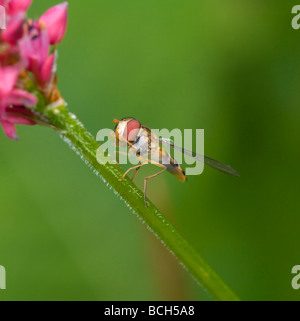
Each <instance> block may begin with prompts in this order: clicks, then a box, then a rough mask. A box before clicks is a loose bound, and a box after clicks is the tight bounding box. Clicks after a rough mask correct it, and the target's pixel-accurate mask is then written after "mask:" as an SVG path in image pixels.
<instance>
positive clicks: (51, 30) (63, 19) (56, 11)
mask: <svg viewBox="0 0 300 321" xmlns="http://www.w3.org/2000/svg"><path fill="white" fill-rule="evenodd" d="M67 7H68V2H63V3H61V4H59V5H57V6H54V7H52V8H50V9H49V10H47V11H46V12H45V13H44V14H43V15H42V16H41V17H40V19H39V21H38V22H43V23H44V24H45V25H46V28H47V30H48V34H49V41H50V44H51V45H57V44H58V43H60V42H61V41H62V39H63V37H64V35H65V33H66V29H67V21H68V10H67Z"/></svg>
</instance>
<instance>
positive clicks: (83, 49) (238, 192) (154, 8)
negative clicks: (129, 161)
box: [0, 0, 300, 300]
mask: <svg viewBox="0 0 300 321" xmlns="http://www.w3.org/2000/svg"><path fill="white" fill-rule="evenodd" d="M54 4H57V1H48V0H47V1H34V3H33V5H32V8H31V9H30V16H31V17H32V18H37V17H38V16H39V15H41V14H42V13H43V12H44V11H45V10H46V9H47V8H49V6H51V5H54ZM296 4H300V1H299V2H298V3H297V1H273V0H264V1H261V0H251V1H238V0H227V1H221V0H219V1H216V0H215V1H211V0H201V1H199V0H185V1H182V0H151V1H150V0H144V1H140V0H126V1H124V0H111V1H104V0H100V1H99V0H98V1H95V0H93V1H92V0H86V1H84V2H82V1H79V0H73V1H71V3H70V6H69V26H68V31H67V35H66V38H65V40H64V41H63V43H62V44H61V45H60V46H59V62H58V70H59V72H58V77H59V88H60V90H61V92H62V95H63V96H64V98H65V99H66V100H67V101H68V103H69V108H70V110H71V111H72V112H74V113H75V114H77V115H78V117H79V118H80V119H81V121H82V122H83V123H84V124H85V125H86V127H87V128H88V129H89V131H90V132H91V133H92V134H93V135H96V133H97V131H98V130H99V129H101V128H113V127H114V124H113V123H112V119H113V118H123V117H126V116H132V117H135V118H137V119H139V120H140V121H141V122H142V123H144V124H145V125H148V126H149V127H152V128H168V129H173V128H181V129H184V128H193V129H196V128H204V129H205V150H206V154H207V155H209V156H211V157H214V158H216V159H219V160H221V161H224V162H226V163H228V164H230V165H232V166H233V167H234V168H236V169H237V170H238V171H239V172H240V174H241V178H240V179H236V178H234V177H230V176H227V175H223V174H221V173H219V172H217V171H214V170H211V169H209V168H207V169H206V170H205V172H204V174H203V175H201V176H197V177H195V176H193V177H190V179H189V181H188V182H187V183H186V184H182V183H180V182H179V181H177V180H176V179H175V178H174V177H173V176H171V175H163V176H161V177H159V178H157V179H156V181H154V180H153V181H152V182H151V183H150V184H149V193H148V195H149V197H150V198H151V199H152V200H153V201H154V203H155V204H156V205H157V206H158V207H159V208H160V209H161V210H162V211H163V213H166V215H167V217H168V218H169V219H170V220H171V221H172V223H173V224H174V225H175V226H176V227H177V228H178V230H179V231H180V232H181V233H182V234H183V236H184V237H185V238H186V239H187V240H188V241H189V242H190V243H191V244H192V245H193V246H194V247H195V248H196V249H197V251H198V252H199V253H200V254H201V255H202V256H203V257H204V258H205V259H206V260H207V261H208V263H209V264H210V265H211V266H212V267H213V268H214V269H215V270H216V271H217V272H218V273H219V274H220V276H221V277H222V278H223V279H224V280H225V281H226V282H227V283H228V284H229V285H230V286H231V287H232V289H233V290H234V291H235V292H236V293H237V294H238V295H239V296H240V297H241V298H242V299H244V300H298V299H300V290H299V291H296V290H293V289H292V287H291V280H292V274H291V269H292V267H293V266H294V265H297V264H300V236H299V226H300V206H299V200H298V198H299V180H300V171H299V165H300V164H299V160H300V153H299V138H300V131H299V119H300V108H299V102H300V90H299V72H300V59H299V53H300V30H299V31H296V30H293V29H292V27H291V20H292V17H293V16H292V14H291V9H292V7H293V5H296ZM18 135H19V138H20V141H19V142H18V143H16V142H14V141H9V140H8V139H6V138H5V136H4V134H3V133H2V131H1V133H0V144H1V145H0V177H1V179H0V195H1V196H0V200H1V209H0V228H1V234H0V265H3V266H5V268H6V270H7V290H6V291H0V300H206V299H210V298H209V296H208V295H207V294H206V293H205V291H203V290H202V289H201V287H200V286H198V284H196V283H195V281H194V280H193V279H192V278H191V277H190V275H189V274H188V273H187V272H186V271H185V270H183V269H182V268H181V266H180V265H179V264H178V262H177V261H176V259H175V258H174V257H173V256H172V255H171V254H170V253H169V252H168V251H167V250H166V249H165V248H164V247H163V246H162V245H161V243H160V242H159V241H158V240H157V239H156V238H155V237H154V236H153V235H152V234H150V233H149V232H148V231H147V230H146V228H145V226H143V225H142V224H141V223H140V222H139V221H138V220H137V219H136V217H135V216H134V215H132V214H131V212H130V211H129V210H128V209H127V208H126V206H125V205H124V204H123V203H122V202H121V201H120V200H119V199H118V198H117V197H115V195H114V193H113V192H112V191H110V190H109V189H108V188H106V186H105V185H104V184H103V183H102V182H101V181H100V180H99V179H98V178H97V177H95V176H94V175H93V173H92V172H91V171H90V170H89V169H88V168H87V167H86V166H85V165H84V164H83V163H82V162H81V160H80V158H79V157H78V156H76V155H75V153H73V152H72V151H71V149H69V147H68V146H67V145H66V144H64V143H63V141H61V139H60V138H59V137H58V135H57V134H56V133H55V132H54V131H51V130H49V129H46V128H39V127H37V126H36V127H19V128H18ZM152 171H153V169H152V168H150V169H143V171H142V173H143V174H146V173H149V172H152ZM139 175H140V176H138V178H137V184H138V186H140V187H142V184H143V176H144V175H142V174H139Z"/></svg>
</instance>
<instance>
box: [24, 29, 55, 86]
mask: <svg viewBox="0 0 300 321" xmlns="http://www.w3.org/2000/svg"><path fill="white" fill-rule="evenodd" d="M19 46H20V52H21V56H22V59H23V62H24V63H25V65H26V66H27V69H28V70H30V71H31V72H32V73H33V74H34V75H35V77H36V80H37V82H38V83H39V84H40V85H45V84H46V83H48V82H50V81H51V79H52V78H53V76H54V74H55V61H56V59H55V58H56V57H55V54H52V55H51V56H48V54H49V49H50V43H49V37H48V32H47V30H46V29H45V28H44V26H43V25H42V23H40V25H38V24H36V23H32V24H31V25H30V26H29V27H28V34H27V35H25V36H24V37H23V38H22V39H21V40H20V41H19Z"/></svg>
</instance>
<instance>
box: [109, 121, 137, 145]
mask: <svg viewBox="0 0 300 321" xmlns="http://www.w3.org/2000/svg"><path fill="white" fill-rule="evenodd" d="M113 122H114V123H116V127H115V135H116V144H117V146H119V142H120V141H121V142H126V143H127V142H128V143H130V144H133V143H134V141H135V140H136V138H137V136H138V133H139V131H140V128H141V126H142V125H141V123H140V122H139V121H138V120H136V119H134V118H123V119H122V120H117V119H114V120H113Z"/></svg>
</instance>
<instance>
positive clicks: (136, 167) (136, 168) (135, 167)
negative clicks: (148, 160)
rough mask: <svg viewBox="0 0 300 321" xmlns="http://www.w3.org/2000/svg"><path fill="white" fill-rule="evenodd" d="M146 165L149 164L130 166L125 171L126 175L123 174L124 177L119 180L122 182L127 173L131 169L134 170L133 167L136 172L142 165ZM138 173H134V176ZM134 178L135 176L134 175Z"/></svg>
mask: <svg viewBox="0 0 300 321" xmlns="http://www.w3.org/2000/svg"><path fill="white" fill-rule="evenodd" d="M144 165H147V164H140V165H137V166H134V167H131V168H129V169H128V170H127V171H126V172H125V173H124V175H123V176H122V178H121V179H119V181H120V182H122V181H123V180H124V178H125V177H126V175H127V174H128V173H129V172H130V171H132V170H133V169H135V170H136V173H137V171H138V170H139V169H140V168H141V167H142V166H144ZM136 173H135V174H134V176H135V175H136ZM133 178H134V177H133Z"/></svg>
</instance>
